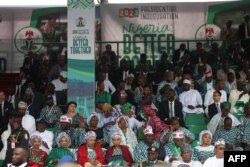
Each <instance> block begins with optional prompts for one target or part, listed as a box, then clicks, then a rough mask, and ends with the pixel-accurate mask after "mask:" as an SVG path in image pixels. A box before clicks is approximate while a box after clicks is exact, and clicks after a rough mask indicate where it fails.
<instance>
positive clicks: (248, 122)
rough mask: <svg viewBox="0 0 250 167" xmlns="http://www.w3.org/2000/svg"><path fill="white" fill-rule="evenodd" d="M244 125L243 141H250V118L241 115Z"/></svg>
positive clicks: (242, 129) (242, 128) (242, 130)
mask: <svg viewBox="0 0 250 167" xmlns="http://www.w3.org/2000/svg"><path fill="white" fill-rule="evenodd" d="M240 120H241V121H240V122H241V123H242V126H241V132H242V143H246V144H247V143H248V144H249V143H250V118H247V117H245V116H244V117H241V119H240Z"/></svg>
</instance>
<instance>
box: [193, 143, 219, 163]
mask: <svg viewBox="0 0 250 167" xmlns="http://www.w3.org/2000/svg"><path fill="white" fill-rule="evenodd" d="M194 152H195V155H196V156H197V158H198V160H199V161H201V162H204V161H205V160H206V159H208V158H210V157H213V156H214V146H212V145H210V146H208V147H202V146H197V147H195V148H194Z"/></svg>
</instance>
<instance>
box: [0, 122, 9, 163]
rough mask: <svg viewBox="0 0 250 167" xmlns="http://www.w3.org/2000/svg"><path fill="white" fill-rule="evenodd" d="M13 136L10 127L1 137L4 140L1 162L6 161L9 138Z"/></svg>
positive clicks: (0, 155) (0, 154) (0, 153)
mask: <svg viewBox="0 0 250 167" xmlns="http://www.w3.org/2000/svg"><path fill="white" fill-rule="evenodd" d="M10 134H11V130H10V128H9V126H8V129H7V130H6V131H4V132H3V133H2V135H1V139H2V142H3V148H2V150H1V152H0V160H5V157H6V151H7V144H8V143H7V141H8V138H9V136H10Z"/></svg>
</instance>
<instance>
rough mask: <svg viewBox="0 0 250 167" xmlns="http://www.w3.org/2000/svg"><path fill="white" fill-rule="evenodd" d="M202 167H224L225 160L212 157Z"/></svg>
mask: <svg viewBox="0 0 250 167" xmlns="http://www.w3.org/2000/svg"><path fill="white" fill-rule="evenodd" d="M202 167H224V158H220V159H218V158H216V156H214V157H210V158H208V159H207V160H206V161H205V162H204V164H203V166H202Z"/></svg>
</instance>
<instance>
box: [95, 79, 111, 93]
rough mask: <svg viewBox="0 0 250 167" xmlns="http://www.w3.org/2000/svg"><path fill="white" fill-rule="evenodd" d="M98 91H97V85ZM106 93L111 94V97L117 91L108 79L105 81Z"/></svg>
mask: <svg viewBox="0 0 250 167" xmlns="http://www.w3.org/2000/svg"><path fill="white" fill-rule="evenodd" d="M96 90H97V83H96ZM104 91H105V92H108V93H110V94H111V95H112V94H113V93H114V92H115V91H116V89H115V87H114V85H113V84H112V83H111V82H110V80H108V79H105V80H104Z"/></svg>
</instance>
